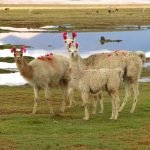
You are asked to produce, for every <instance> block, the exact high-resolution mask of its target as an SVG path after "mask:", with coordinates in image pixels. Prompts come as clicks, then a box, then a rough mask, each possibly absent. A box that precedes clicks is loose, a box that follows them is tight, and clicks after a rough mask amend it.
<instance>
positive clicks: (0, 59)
mask: <svg viewBox="0 0 150 150" xmlns="http://www.w3.org/2000/svg"><path fill="white" fill-rule="evenodd" d="M24 58H25V59H26V60H27V62H30V61H31V60H33V59H34V57H31V56H24ZM0 62H7V63H14V58H13V57H0Z"/></svg>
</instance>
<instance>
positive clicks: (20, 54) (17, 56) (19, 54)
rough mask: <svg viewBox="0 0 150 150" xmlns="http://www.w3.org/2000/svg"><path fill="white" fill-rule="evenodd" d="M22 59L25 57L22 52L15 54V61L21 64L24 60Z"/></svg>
mask: <svg viewBox="0 0 150 150" xmlns="http://www.w3.org/2000/svg"><path fill="white" fill-rule="evenodd" d="M22 57H23V52H22V51H15V52H14V58H15V61H17V62H20V61H21V60H22Z"/></svg>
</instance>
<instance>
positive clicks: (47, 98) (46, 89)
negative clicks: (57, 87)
mask: <svg viewBox="0 0 150 150" xmlns="http://www.w3.org/2000/svg"><path fill="white" fill-rule="evenodd" d="M49 90H50V89H49V87H45V98H46V101H47V104H48V107H49V111H50V114H54V112H53V108H52V104H51V100H50V93H49Z"/></svg>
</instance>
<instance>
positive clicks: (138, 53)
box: [135, 51, 146, 64]
mask: <svg viewBox="0 0 150 150" xmlns="http://www.w3.org/2000/svg"><path fill="white" fill-rule="evenodd" d="M135 53H136V54H137V55H138V56H139V57H140V58H141V60H142V62H143V64H144V63H145V61H146V57H145V53H144V52H143V51H136V52H135Z"/></svg>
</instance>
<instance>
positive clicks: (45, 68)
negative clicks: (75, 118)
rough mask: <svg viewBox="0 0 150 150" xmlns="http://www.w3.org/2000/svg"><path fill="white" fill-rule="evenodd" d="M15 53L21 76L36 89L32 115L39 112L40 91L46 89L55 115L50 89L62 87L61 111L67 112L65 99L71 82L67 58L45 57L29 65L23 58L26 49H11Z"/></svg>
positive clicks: (51, 110) (49, 103) (50, 55)
mask: <svg viewBox="0 0 150 150" xmlns="http://www.w3.org/2000/svg"><path fill="white" fill-rule="evenodd" d="M11 52H12V53H14V60H15V62H16V65H17V68H18V70H19V72H20V74H21V75H22V76H23V78H24V79H25V80H27V81H28V82H29V84H30V85H32V86H33V89H34V106H33V111H32V114H35V113H36V111H37V104H38V100H39V90H40V89H42V88H43V89H44V91H45V98H46V100H47V103H48V106H49V110H50V113H51V114H53V108H52V105H51V99H50V88H52V87H53V86H60V87H61V88H62V90H63V96H64V99H63V103H62V107H61V111H62V112H64V110H65V99H66V98H67V84H68V81H69V70H68V68H69V61H68V59H67V58H66V57H64V56H61V55H53V54H49V55H45V56H43V57H39V58H35V59H34V60H32V61H31V62H30V63H27V62H26V60H25V59H24V57H23V53H24V52H26V49H25V47H21V49H20V50H17V49H16V48H15V47H13V48H12V49H11Z"/></svg>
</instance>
